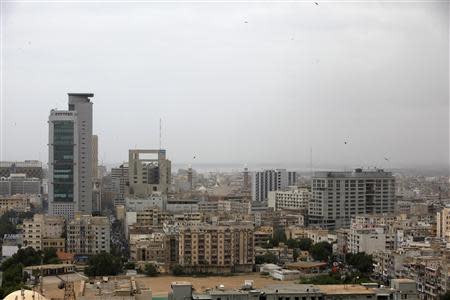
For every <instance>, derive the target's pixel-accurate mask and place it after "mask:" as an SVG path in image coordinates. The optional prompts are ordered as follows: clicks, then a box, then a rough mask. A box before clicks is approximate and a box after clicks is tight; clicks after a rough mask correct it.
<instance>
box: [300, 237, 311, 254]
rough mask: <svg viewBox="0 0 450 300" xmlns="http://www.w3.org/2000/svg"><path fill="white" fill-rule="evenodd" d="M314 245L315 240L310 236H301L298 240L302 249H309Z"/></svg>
mask: <svg viewBox="0 0 450 300" xmlns="http://www.w3.org/2000/svg"><path fill="white" fill-rule="evenodd" d="M312 245H313V240H312V239H309V238H301V239H299V240H298V247H299V248H300V250H303V251H309V250H310V249H311V247H312Z"/></svg>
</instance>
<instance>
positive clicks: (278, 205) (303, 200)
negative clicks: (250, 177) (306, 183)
mask: <svg viewBox="0 0 450 300" xmlns="http://www.w3.org/2000/svg"><path fill="white" fill-rule="evenodd" d="M267 199H268V202H267V205H268V206H269V207H272V208H273V209H275V210H280V209H292V210H302V211H304V210H307V209H308V203H309V200H310V199H311V191H310V190H309V189H307V188H298V187H294V188H291V189H290V190H287V191H270V192H269V193H268V197H267Z"/></svg>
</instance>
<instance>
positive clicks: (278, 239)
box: [272, 228, 287, 247]
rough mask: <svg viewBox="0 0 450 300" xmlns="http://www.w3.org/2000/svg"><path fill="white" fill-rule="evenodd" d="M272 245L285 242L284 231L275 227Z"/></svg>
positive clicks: (276, 245)
mask: <svg viewBox="0 0 450 300" xmlns="http://www.w3.org/2000/svg"><path fill="white" fill-rule="evenodd" d="M272 241H273V245H274V246H275V247H278V244H279V243H286V241H287V238H286V233H285V232H284V230H282V229H279V228H277V229H276V230H275V231H274V232H273V239H272Z"/></svg>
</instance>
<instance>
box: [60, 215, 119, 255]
mask: <svg viewBox="0 0 450 300" xmlns="http://www.w3.org/2000/svg"><path fill="white" fill-rule="evenodd" d="M110 230H111V228H110V224H109V220H108V218H107V217H97V216H96V217H93V216H91V215H80V214H77V215H75V218H74V219H73V220H70V222H69V223H68V224H67V252H69V253H74V254H84V255H93V254H98V253H101V252H108V253H109V252H110V249H111V247H110V235H111V234H110Z"/></svg>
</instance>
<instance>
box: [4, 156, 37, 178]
mask: <svg viewBox="0 0 450 300" xmlns="http://www.w3.org/2000/svg"><path fill="white" fill-rule="evenodd" d="M16 173H19V174H26V176H27V177H28V178H39V179H41V180H42V179H43V177H44V172H43V170H42V163H41V162H40V161H38V160H25V161H0V177H6V178H8V177H9V176H11V174H16Z"/></svg>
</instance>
